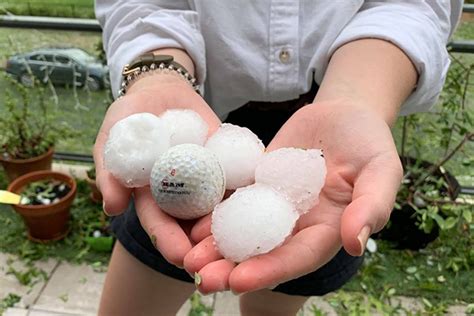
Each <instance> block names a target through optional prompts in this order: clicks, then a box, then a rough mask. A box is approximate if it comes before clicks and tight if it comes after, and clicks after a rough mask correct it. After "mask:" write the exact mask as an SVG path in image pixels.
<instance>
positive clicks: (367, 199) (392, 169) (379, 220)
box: [341, 154, 403, 256]
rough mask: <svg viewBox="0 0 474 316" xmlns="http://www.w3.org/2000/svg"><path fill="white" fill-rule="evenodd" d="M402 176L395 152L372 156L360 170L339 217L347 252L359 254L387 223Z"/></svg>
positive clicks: (354, 254)
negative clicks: (375, 233) (350, 199)
mask: <svg viewBox="0 0 474 316" xmlns="http://www.w3.org/2000/svg"><path fill="white" fill-rule="evenodd" d="M402 176H403V170H402V167H401V163H400V159H399V158H398V156H397V155H395V154H387V155H385V156H382V157H378V158H375V159H373V160H372V161H371V162H370V163H369V164H368V165H367V166H365V167H364V168H363V169H362V170H361V172H360V173H359V176H358V177H357V178H356V181H355V182H354V191H353V195H352V197H353V200H352V202H351V203H350V204H349V205H348V206H347V207H346V209H345V210H344V213H343V215H342V218H341V236H342V242H343V245H344V248H345V249H346V251H347V252H348V253H349V254H351V255H353V256H361V255H362V254H363V253H364V249H365V245H366V243H367V239H368V238H369V236H370V234H371V233H374V232H377V231H379V230H380V229H382V228H383V226H384V225H385V224H386V223H387V221H388V219H389V218H390V212H391V211H392V209H393V204H394V202H395V197H396V194H397V190H398V188H399V186H400V183H401V179H402Z"/></svg>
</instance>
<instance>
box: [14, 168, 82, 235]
mask: <svg viewBox="0 0 474 316" xmlns="http://www.w3.org/2000/svg"><path fill="white" fill-rule="evenodd" d="M46 179H55V180H59V181H61V182H63V183H65V184H67V185H68V186H69V187H70V188H71V190H70V191H69V192H68V193H67V194H66V196H64V197H63V198H61V199H60V200H59V202H57V203H52V204H49V205H13V208H14V209H15V211H17V212H18V213H19V214H20V215H21V216H22V218H23V221H24V222H25V224H26V227H27V229H28V238H30V239H31V240H33V241H36V242H46V241H53V240H59V239H61V238H63V237H65V236H66V235H67V233H68V232H69V225H68V221H69V215H70V207H71V204H72V202H73V200H74V197H75V195H76V191H77V186H76V181H75V180H74V179H73V178H72V177H70V176H69V175H66V174H63V173H59V172H55V171H49V170H43V171H35V172H31V173H27V174H25V175H23V176H21V177H18V178H17V179H15V180H14V181H13V182H12V183H10V185H9V186H8V191H10V192H14V193H17V194H21V192H22V191H23V190H24V188H25V187H26V185H28V184H29V183H31V182H35V181H40V180H46Z"/></svg>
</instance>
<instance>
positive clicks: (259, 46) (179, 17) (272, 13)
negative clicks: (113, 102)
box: [96, 0, 462, 117]
mask: <svg viewBox="0 0 474 316" xmlns="http://www.w3.org/2000/svg"><path fill="white" fill-rule="evenodd" d="M461 9H462V0H451V1H449V0H425V1H422V0H386V1H375V0H367V1H363V0H344V1H342V0H301V1H297V0H258V1H251V0H246V1H230V0H155V1H153V0H148V1H115V0H97V1H96V15H97V18H98V19H99V21H100V23H101V25H102V28H103V38H104V47H105V50H106V52H107V57H108V63H109V67H110V72H111V82H112V87H113V91H114V93H116V91H118V89H119V85H120V82H121V76H120V73H121V70H122V67H123V66H124V65H125V64H127V63H129V62H130V61H131V60H133V59H134V58H136V57H137V56H139V55H141V54H143V53H146V52H149V51H152V50H155V49H158V48H165V47H175V48H181V49H184V50H185V51H186V52H187V53H188V54H189V56H190V57H191V58H192V59H193V61H194V64H195V67H196V75H197V78H198V80H199V82H201V83H204V84H205V89H204V90H205V98H206V100H207V102H208V103H209V104H210V105H211V106H212V107H213V109H214V110H215V112H216V113H217V114H218V115H219V116H220V117H225V115H226V114H227V113H229V112H230V111H232V110H234V109H236V108H238V107H239V106H241V105H243V104H245V103H246V102H248V101H283V100H290V99H295V98H297V97H298V96H299V95H300V94H303V93H305V92H307V91H309V89H310V87H311V83H312V80H316V82H317V83H318V84H319V83H320V82H321V80H322V78H323V76H324V72H325V70H326V67H327V65H328V62H329V59H330V57H331V54H332V53H333V52H334V51H335V50H336V49H337V48H338V47H340V46H341V45H343V44H345V43H347V42H350V41H353V40H357V39H360V38H379V39H383V40H387V41H390V42H392V43H394V44H395V45H397V46H398V47H400V48H401V49H402V50H403V51H404V52H405V53H406V54H407V56H408V57H409V58H410V59H411V61H412V62H413V64H414V65H415V67H416V69H417V71H418V74H419V78H418V84H417V88H416V90H415V91H414V92H413V93H412V95H411V96H410V97H409V98H408V99H407V100H406V102H405V104H404V106H403V108H402V114H408V113H412V112H417V111H423V110H427V109H429V108H430V107H431V106H432V105H433V104H434V103H435V102H436V100H437V98H438V96H439V93H440V91H441V89H442V86H443V83H444V80H445V77H446V72H447V69H448V67H449V57H448V53H447V51H446V48H445V46H446V43H447V41H448V39H449V37H450V35H451V34H452V33H453V31H454V28H455V26H456V23H457V21H458V18H459V16H460V13H461ZM374 80H376V78H374ZM401 80H403V79H401Z"/></svg>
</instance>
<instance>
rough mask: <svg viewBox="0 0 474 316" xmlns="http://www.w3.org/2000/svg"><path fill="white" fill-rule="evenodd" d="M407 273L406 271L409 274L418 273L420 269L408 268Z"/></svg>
mask: <svg viewBox="0 0 474 316" xmlns="http://www.w3.org/2000/svg"><path fill="white" fill-rule="evenodd" d="M405 271H406V272H407V273H408V274H414V273H416V271H418V268H417V267H415V266H411V267H408V268H406V269H405Z"/></svg>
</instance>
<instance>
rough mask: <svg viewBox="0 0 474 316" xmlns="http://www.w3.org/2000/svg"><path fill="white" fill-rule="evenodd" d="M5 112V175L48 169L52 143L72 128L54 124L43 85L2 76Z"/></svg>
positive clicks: (1, 126)
mask: <svg viewBox="0 0 474 316" xmlns="http://www.w3.org/2000/svg"><path fill="white" fill-rule="evenodd" d="M5 79H6V81H7V82H8V84H9V86H10V88H13V89H10V88H6V89H5V101H4V108H5V110H6V111H5V112H2V115H1V116H0V130H1V131H2V133H1V134H0V163H1V164H2V166H3V168H4V170H5V172H6V175H7V178H8V179H9V180H10V181H12V180H14V179H15V178H17V177H19V176H21V175H23V174H26V173H29V172H32V171H36V170H50V169H51V163H52V158H53V151H54V144H55V143H56V142H57V141H58V140H59V139H60V138H67V137H70V136H72V135H73V133H72V129H70V128H69V127H68V126H66V125H64V124H56V123H55V119H54V116H52V114H51V113H50V112H51V111H49V108H50V104H49V103H48V102H47V100H46V96H45V92H44V89H43V87H41V86H40V85H36V86H35V87H32V88H26V87H24V86H22V85H21V84H19V83H18V82H17V81H15V80H13V79H12V78H10V77H7V76H5Z"/></svg>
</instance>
